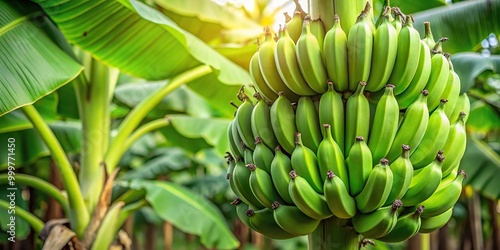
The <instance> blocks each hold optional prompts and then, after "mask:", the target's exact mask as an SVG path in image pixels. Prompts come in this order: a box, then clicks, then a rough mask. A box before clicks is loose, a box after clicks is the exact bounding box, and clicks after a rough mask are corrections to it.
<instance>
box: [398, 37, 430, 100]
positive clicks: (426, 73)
mask: <svg viewBox="0 0 500 250" xmlns="http://www.w3.org/2000/svg"><path fill="white" fill-rule="evenodd" d="M430 75H431V51H430V49H429V46H427V44H425V42H424V41H422V40H420V57H419V61H418V66H417V71H416V72H415V76H414V77H413V79H412V80H411V83H410V85H409V86H408V87H407V88H406V89H405V91H403V92H402V93H401V94H399V95H397V96H396V99H397V100H398V104H399V108H400V109H406V108H408V106H410V105H411V104H412V103H413V102H414V101H415V100H416V99H417V98H418V96H419V95H420V93H421V92H422V90H423V89H424V88H425V85H426V84H427V81H428V80H429V77H430Z"/></svg>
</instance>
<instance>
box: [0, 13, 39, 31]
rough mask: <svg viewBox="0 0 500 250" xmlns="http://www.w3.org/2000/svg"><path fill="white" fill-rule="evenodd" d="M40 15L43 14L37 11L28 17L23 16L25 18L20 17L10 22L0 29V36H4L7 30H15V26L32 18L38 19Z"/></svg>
mask: <svg viewBox="0 0 500 250" xmlns="http://www.w3.org/2000/svg"><path fill="white" fill-rule="evenodd" d="M42 15H43V12H41V11H37V12H33V13H31V14H29V15H25V16H21V17H19V18H16V19H14V20H12V21H11V22H10V23H8V24H6V25H5V26H3V27H0V36H2V35H4V34H5V33H7V32H8V31H9V30H11V29H13V28H15V27H16V26H18V25H20V24H21V23H23V22H27V21H29V20H30V19H32V18H35V17H39V16H42Z"/></svg>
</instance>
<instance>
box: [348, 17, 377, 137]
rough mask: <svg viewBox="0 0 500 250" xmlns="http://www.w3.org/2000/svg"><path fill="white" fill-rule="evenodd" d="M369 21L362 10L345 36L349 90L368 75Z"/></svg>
mask: <svg viewBox="0 0 500 250" xmlns="http://www.w3.org/2000/svg"><path fill="white" fill-rule="evenodd" d="M370 22H371V19H370V18H368V13H365V12H364V11H362V12H361V14H360V15H359V16H358V19H357V20H356V23H354V25H353V26H352V27H351V29H350V30H349V34H348V36H347V55H348V58H349V59H348V65H349V90H351V91H355V90H356V89H357V88H359V87H357V84H358V83H359V82H366V81H367V80H368V77H369V76H370V68H371V62H372V51H373V31H372V28H371V26H370ZM353 139H354V138H353Z"/></svg>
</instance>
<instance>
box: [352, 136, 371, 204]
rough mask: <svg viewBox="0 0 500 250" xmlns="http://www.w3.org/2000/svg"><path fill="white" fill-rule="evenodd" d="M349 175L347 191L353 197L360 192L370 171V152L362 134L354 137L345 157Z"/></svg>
mask: <svg viewBox="0 0 500 250" xmlns="http://www.w3.org/2000/svg"><path fill="white" fill-rule="evenodd" d="M346 162H347V172H348V175H347V176H348V177H349V182H348V183H349V191H350V194H351V195H352V196H353V197H354V196H356V195H358V194H359V193H361V190H363V187H364V186H365V183H366V181H367V180H368V177H369V176H370V173H371V172H372V167H373V165H372V153H371V151H370V148H368V145H366V142H365V141H364V139H363V137H362V136H358V137H356V142H355V143H354V145H353V146H352V148H351V150H350V152H349V156H348V157H347V159H346Z"/></svg>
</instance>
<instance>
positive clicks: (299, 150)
mask: <svg viewBox="0 0 500 250" xmlns="http://www.w3.org/2000/svg"><path fill="white" fill-rule="evenodd" d="M295 144H296V145H295V149H294V150H293V152H292V156H291V157H290V160H291V162H292V168H293V169H294V170H295V171H297V174H299V175H300V176H302V177H303V178H304V179H306V180H307V181H308V182H309V184H310V185H311V187H312V188H313V189H314V190H315V191H316V192H318V193H323V181H322V180H321V174H320V172H319V167H318V160H317V157H316V154H315V152H314V151H312V150H311V149H309V148H308V147H306V146H304V144H303V143H302V135H301V133H300V132H297V133H296V134H295Z"/></svg>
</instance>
